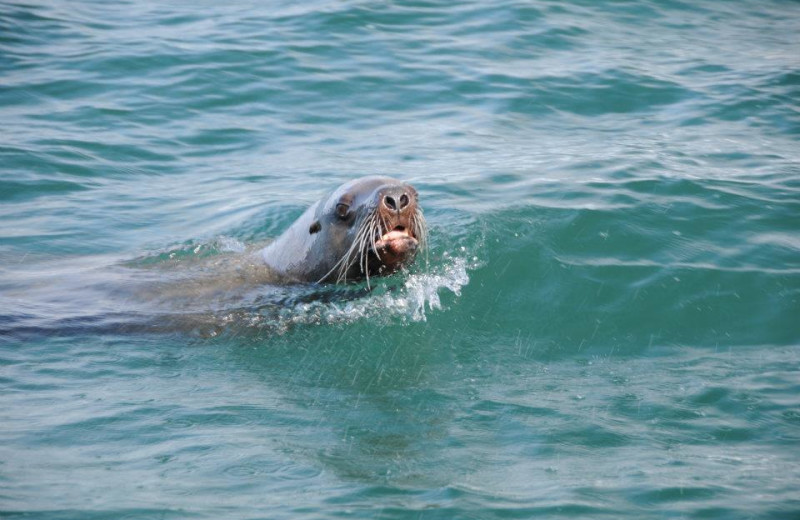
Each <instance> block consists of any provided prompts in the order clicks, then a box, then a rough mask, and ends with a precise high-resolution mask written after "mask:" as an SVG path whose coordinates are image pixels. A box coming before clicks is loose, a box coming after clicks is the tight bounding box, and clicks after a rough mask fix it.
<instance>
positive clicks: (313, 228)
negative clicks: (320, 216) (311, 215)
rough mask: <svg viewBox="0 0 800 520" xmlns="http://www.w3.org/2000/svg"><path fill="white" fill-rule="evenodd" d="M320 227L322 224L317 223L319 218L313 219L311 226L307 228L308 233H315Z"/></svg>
mask: <svg viewBox="0 0 800 520" xmlns="http://www.w3.org/2000/svg"><path fill="white" fill-rule="evenodd" d="M320 229H322V224H320V223H319V220H315V221H314V223H313V224H311V227H309V228H308V234H309V235H313V234H314V233H317V232H318V231H319V230H320Z"/></svg>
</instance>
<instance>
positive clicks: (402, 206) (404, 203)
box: [400, 193, 408, 209]
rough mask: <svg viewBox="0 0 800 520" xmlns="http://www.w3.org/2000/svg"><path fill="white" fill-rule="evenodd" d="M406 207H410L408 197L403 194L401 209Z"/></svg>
mask: <svg viewBox="0 0 800 520" xmlns="http://www.w3.org/2000/svg"><path fill="white" fill-rule="evenodd" d="M406 206H408V195H406V194H405V193H403V195H401V196H400V209H403V208H405V207H406Z"/></svg>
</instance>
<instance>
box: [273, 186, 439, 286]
mask: <svg viewBox="0 0 800 520" xmlns="http://www.w3.org/2000/svg"><path fill="white" fill-rule="evenodd" d="M425 238H426V227H425V219H424V218H423V216H422V210H421V209H420V207H419V203H418V194H417V190H416V189H414V187H413V186H411V185H410V184H407V183H404V182H401V181H398V180H396V179H392V178H389V177H365V178H362V179H357V180H354V181H350V182H347V183H345V184H343V185H342V186H340V187H339V188H337V189H335V190H334V191H332V192H331V193H329V194H328V195H327V196H326V197H324V198H322V199H321V200H319V201H317V202H316V203H314V204H313V205H312V206H311V207H309V208H308V209H307V210H306V211H305V212H304V213H303V214H302V215H301V216H300V217H299V218H298V219H297V220H296V221H295V222H294V223H293V224H292V225H291V226H290V227H289V229H287V230H286V231H285V232H284V233H283V234H281V235H280V236H279V237H278V238H277V239H275V241H274V242H272V243H270V244H269V245H268V246H267V247H265V248H264V249H262V250H261V252H260V254H261V257H262V258H263V260H264V262H265V263H266V264H267V266H268V267H269V268H270V270H272V271H273V272H274V273H275V274H277V275H278V276H280V277H281V278H283V279H284V280H286V281H289V282H319V283H325V282H336V283H338V282H347V281H354V280H362V279H367V280H369V277H370V276H380V275H385V274H390V273H393V272H395V271H397V270H398V269H400V268H402V267H404V266H406V265H409V264H411V263H412V262H413V260H414V257H415V256H416V254H417V251H418V250H420V249H421V248H422V247H423V246H424V243H425Z"/></svg>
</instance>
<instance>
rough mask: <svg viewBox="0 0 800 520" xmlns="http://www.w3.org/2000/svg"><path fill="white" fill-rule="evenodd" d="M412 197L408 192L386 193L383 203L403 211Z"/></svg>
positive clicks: (394, 209) (391, 208) (395, 209)
mask: <svg viewBox="0 0 800 520" xmlns="http://www.w3.org/2000/svg"><path fill="white" fill-rule="evenodd" d="M410 200H411V199H409V198H408V194H407V193H400V194H399V196H398V195H397V194H391V195H384V196H383V204H384V205H385V206H386V207H387V208H389V209H390V210H392V211H397V212H400V211H403V210H404V209H405V208H406V206H408V203H409V202H410Z"/></svg>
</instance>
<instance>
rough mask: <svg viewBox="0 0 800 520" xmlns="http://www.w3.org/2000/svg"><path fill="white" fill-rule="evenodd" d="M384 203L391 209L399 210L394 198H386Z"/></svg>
mask: <svg viewBox="0 0 800 520" xmlns="http://www.w3.org/2000/svg"><path fill="white" fill-rule="evenodd" d="M401 201H402V199H401ZM383 203H384V204H386V206H387V207H389V208H390V209H393V210H397V203H396V202H395V200H394V198H393V197H391V196H389V195H387V196H385V197H384V198H383Z"/></svg>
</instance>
